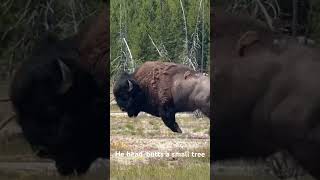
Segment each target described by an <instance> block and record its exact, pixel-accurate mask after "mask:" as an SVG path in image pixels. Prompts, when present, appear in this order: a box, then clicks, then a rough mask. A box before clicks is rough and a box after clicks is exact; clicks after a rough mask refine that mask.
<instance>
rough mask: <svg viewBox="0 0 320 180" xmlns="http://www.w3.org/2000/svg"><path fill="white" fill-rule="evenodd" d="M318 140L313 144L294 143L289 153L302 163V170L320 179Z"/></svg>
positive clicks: (319, 146) (319, 147)
mask: <svg viewBox="0 0 320 180" xmlns="http://www.w3.org/2000/svg"><path fill="white" fill-rule="evenodd" d="M319 152H320V142H318V144H314V143H311V142H307V141H305V142H299V143H296V144H295V145H294V146H293V147H292V149H291V150H290V153H291V154H292V156H293V157H294V158H295V159H296V160H297V161H298V162H299V163H300V164H301V165H302V167H303V168H304V170H306V171H307V172H309V173H310V175H311V176H313V177H314V178H316V179H318V180H319V179H320V166H319V162H320V154H319Z"/></svg>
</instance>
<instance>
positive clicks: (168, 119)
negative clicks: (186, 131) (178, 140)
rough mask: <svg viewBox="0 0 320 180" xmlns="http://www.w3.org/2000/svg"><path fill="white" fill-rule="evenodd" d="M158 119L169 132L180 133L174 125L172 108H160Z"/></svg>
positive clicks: (177, 126) (174, 119) (174, 118)
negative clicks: (159, 118)
mask: <svg viewBox="0 0 320 180" xmlns="http://www.w3.org/2000/svg"><path fill="white" fill-rule="evenodd" d="M160 117H161V119H162V121H163V122H164V124H165V125H166V126H167V127H168V128H170V129H171V131H173V132H177V133H182V131H181V129H180V127H179V125H178V124H177V123H176V117H175V112H174V110H173V109H172V108H170V107H169V108H160Z"/></svg>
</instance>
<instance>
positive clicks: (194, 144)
mask: <svg viewBox="0 0 320 180" xmlns="http://www.w3.org/2000/svg"><path fill="white" fill-rule="evenodd" d="M111 109H112V112H119V110H118V109H117V107H116V106H113V107H111ZM177 122H178V124H179V125H180V127H181V129H182V131H183V133H182V134H177V133H173V132H171V130H169V129H168V128H167V127H166V126H165V125H164V124H163V122H162V120H161V119H160V118H156V117H152V116H147V115H146V114H142V115H139V116H138V117H137V118H133V119H132V118H128V117H127V116H126V115H125V116H122V115H121V116H119V114H117V113H115V114H112V113H111V161H110V167H111V170H110V173H111V174H110V175H111V179H112V180H118V179H119V180H125V179H130V180H131V179H132V180H135V179H142V180H144V179H145V180H147V179H154V180H158V179H159V180H160V179H173V180H175V179H176V180H179V179H181V180H182V179H183V180H184V179H186V180H188V179H199V180H207V179H210V165H209V161H210V139H209V125H210V122H209V120H208V119H207V118H199V119H196V118H194V117H192V115H191V116H182V117H180V116H179V115H178V116H177ZM117 153H118V154H117ZM119 153H123V155H122V156H121V155H120V154H119ZM128 153H131V154H128ZM134 153H135V154H134ZM139 153H140V154H139ZM192 153H202V155H203V157H202V156H200V157H192ZM161 155H162V156H161Z"/></svg>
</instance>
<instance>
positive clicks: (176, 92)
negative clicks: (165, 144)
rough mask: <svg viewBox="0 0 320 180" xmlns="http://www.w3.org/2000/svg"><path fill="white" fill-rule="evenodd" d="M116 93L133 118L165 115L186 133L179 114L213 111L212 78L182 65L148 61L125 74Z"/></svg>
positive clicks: (168, 122)
mask: <svg viewBox="0 0 320 180" xmlns="http://www.w3.org/2000/svg"><path fill="white" fill-rule="evenodd" d="M113 93H114V96H115V99H116V102H117V104H118V106H119V107H120V109H121V110H122V111H125V112H127V113H128V116H129V117H135V116H137V115H138V114H139V112H141V111H143V112H147V113H149V114H151V115H153V116H157V117H161V118H162V120H163V122H164V123H165V125H166V126H167V127H169V128H170V129H171V130H172V131H173V132H178V133H181V132H182V131H181V129H180V127H179V125H178V124H177V123H176V120H175V113H177V112H192V111H194V110H196V109H200V110H201V111H202V112H203V113H204V114H205V115H207V116H208V117H209V113H210V101H209V97H210V81H209V78H208V77H207V76H204V75H202V74H201V73H198V72H196V71H193V70H192V69H190V68H188V67H187V66H184V65H180V64H174V63H164V62H159V61H153V62H146V63H144V64H143V65H141V66H140V67H139V68H138V69H136V71H135V72H134V73H132V74H128V73H123V74H122V75H121V76H120V78H119V79H118V80H117V81H116V83H115V86H114V89H113Z"/></svg>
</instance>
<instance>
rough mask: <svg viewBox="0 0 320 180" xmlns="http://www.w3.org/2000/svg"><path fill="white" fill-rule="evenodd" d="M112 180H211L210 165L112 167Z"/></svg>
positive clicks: (115, 165) (165, 164)
mask: <svg viewBox="0 0 320 180" xmlns="http://www.w3.org/2000/svg"><path fill="white" fill-rule="evenodd" d="M110 177H111V180H150V179H152V180H163V179H170V180H180V179H181V180H189V179H190V180H194V179H198V180H209V179H210V165H209V163H199V164H195V163H184V164H179V165H174V166H170V165H168V163H167V162H165V163H164V162H161V161H160V162H156V163H150V164H140V165H139V164H138V165H135V166H121V165H118V164H113V165H112V166H111V176H110Z"/></svg>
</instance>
